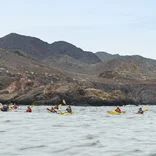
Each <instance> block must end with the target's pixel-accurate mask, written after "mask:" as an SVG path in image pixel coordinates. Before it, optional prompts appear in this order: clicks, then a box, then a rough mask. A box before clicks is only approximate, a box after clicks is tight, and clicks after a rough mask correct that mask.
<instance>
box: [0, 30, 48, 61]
mask: <svg viewBox="0 0 156 156" xmlns="http://www.w3.org/2000/svg"><path fill="white" fill-rule="evenodd" d="M48 46H49V44H48V43H47V42H44V41H42V40H40V39H38V38H35V37H30V36H23V35H19V34H16V33H11V34H9V35H6V36H4V37H2V38H0V48H3V49H6V50H21V51H23V52H25V53H27V54H28V55H30V56H32V57H34V58H37V59H43V58H45V57H46V56H47V55H46V51H47V49H48Z"/></svg>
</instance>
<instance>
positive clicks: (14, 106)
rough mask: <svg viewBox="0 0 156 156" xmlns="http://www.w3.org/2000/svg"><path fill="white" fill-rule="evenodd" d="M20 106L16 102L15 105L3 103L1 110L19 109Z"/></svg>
mask: <svg viewBox="0 0 156 156" xmlns="http://www.w3.org/2000/svg"><path fill="white" fill-rule="evenodd" d="M17 108H18V106H17V105H16V104H14V105H13V106H11V107H9V105H3V107H2V108H0V110H1V111H3V112H7V111H9V110H14V109H17Z"/></svg>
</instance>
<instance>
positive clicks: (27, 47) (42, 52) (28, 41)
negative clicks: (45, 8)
mask: <svg viewBox="0 0 156 156" xmlns="http://www.w3.org/2000/svg"><path fill="white" fill-rule="evenodd" d="M0 48H3V49H6V50H21V51H23V52H25V53H27V54H28V55H30V56H32V57H34V58H37V59H39V60H43V59H46V58H47V57H49V56H53V55H55V56H58V57H61V56H62V55H68V56H70V57H71V58H73V59H76V60H79V61H81V62H84V63H88V64H93V63H98V62H101V60H100V59H99V58H98V57H97V56H96V55H95V54H94V53H92V52H85V51H83V50H82V49H80V48H77V47H76V46H74V45H72V44H70V43H67V42H64V41H58V42H54V43H52V44H48V43H47V42H44V41H42V40H40V39H38V38H35V37H30V36H24V35H19V34H16V33H11V34H9V35H6V36H4V37H2V38H0Z"/></svg>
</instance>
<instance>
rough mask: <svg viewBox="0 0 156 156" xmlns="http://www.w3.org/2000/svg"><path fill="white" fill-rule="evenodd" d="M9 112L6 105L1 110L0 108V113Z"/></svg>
mask: <svg viewBox="0 0 156 156" xmlns="http://www.w3.org/2000/svg"><path fill="white" fill-rule="evenodd" d="M8 110H9V107H8V106H7V105H4V106H3V107H2V108H1V111H3V112H7V111H8Z"/></svg>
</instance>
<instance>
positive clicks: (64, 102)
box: [58, 99, 66, 107]
mask: <svg viewBox="0 0 156 156" xmlns="http://www.w3.org/2000/svg"><path fill="white" fill-rule="evenodd" d="M62 103H63V104H64V105H65V104H66V101H65V100H64V99H63V100H62ZM61 106H62V104H59V105H58V107H61Z"/></svg>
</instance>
